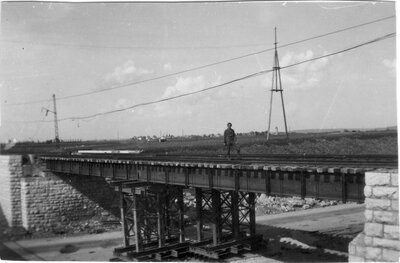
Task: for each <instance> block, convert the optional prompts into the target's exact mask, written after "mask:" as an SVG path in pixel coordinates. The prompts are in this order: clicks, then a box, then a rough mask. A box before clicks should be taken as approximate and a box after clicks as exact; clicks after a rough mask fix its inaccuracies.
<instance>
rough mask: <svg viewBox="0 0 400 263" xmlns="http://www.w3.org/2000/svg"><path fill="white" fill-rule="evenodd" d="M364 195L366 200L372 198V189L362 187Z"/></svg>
mask: <svg viewBox="0 0 400 263" xmlns="http://www.w3.org/2000/svg"><path fill="white" fill-rule="evenodd" d="M364 195H365V197H366V198H369V197H372V187H371V186H368V185H367V186H365V187H364Z"/></svg>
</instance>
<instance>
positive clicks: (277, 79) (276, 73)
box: [267, 27, 289, 140]
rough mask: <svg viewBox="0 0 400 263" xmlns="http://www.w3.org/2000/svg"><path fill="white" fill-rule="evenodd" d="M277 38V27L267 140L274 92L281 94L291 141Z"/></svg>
mask: <svg viewBox="0 0 400 263" xmlns="http://www.w3.org/2000/svg"><path fill="white" fill-rule="evenodd" d="M277 44H278V42H277V38H276V27H275V43H274V45H275V57H274V66H273V68H272V69H273V73H272V87H271V100H270V106H269V118H268V133H267V140H268V139H269V133H270V128H271V115H272V98H273V94H274V92H280V93H281V101H282V110H283V120H284V122H285V132H286V139H287V140H289V134H288V131H287V124H286V113H285V103H284V102H283V89H282V81H281V71H280V69H281V68H280V67H279V58H278V49H277Z"/></svg>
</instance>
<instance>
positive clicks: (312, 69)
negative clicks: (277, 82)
mask: <svg viewBox="0 0 400 263" xmlns="http://www.w3.org/2000/svg"><path fill="white" fill-rule="evenodd" d="M325 54H326V52H324V54H323V55H325ZM315 57H316V56H315V55H314V52H313V51H311V50H307V51H306V52H303V53H299V54H295V53H294V52H289V53H286V54H285V55H284V56H283V57H282V59H280V63H279V64H280V66H281V67H284V66H288V65H292V64H295V63H298V62H302V61H306V60H310V59H312V58H315ZM328 62H329V58H327V57H326V58H321V59H317V60H314V61H310V62H305V63H303V64H299V65H296V66H293V67H291V68H287V69H284V70H282V71H281V79H282V85H283V88H284V89H285V88H287V89H296V90H300V89H301V90H308V89H312V88H315V87H317V86H318V84H319V83H320V81H321V79H322V77H323V74H324V73H323V70H324V69H325V68H326V66H327V65H328ZM263 84H264V85H267V86H270V85H271V77H270V75H268V77H267V78H265V79H264V80H263Z"/></svg>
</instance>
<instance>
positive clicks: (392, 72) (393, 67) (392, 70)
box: [382, 59, 396, 77]
mask: <svg viewBox="0 0 400 263" xmlns="http://www.w3.org/2000/svg"><path fill="white" fill-rule="evenodd" d="M382 64H383V65H384V66H385V67H387V68H388V69H389V74H390V75H391V76H392V77H395V76H396V59H393V60H392V61H390V60H389V59H384V60H383V61H382Z"/></svg>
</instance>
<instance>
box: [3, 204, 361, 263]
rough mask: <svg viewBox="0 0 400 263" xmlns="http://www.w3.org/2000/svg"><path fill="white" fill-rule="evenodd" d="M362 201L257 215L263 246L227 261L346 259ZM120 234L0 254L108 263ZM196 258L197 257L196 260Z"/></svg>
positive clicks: (10, 247) (29, 245)
mask: <svg viewBox="0 0 400 263" xmlns="http://www.w3.org/2000/svg"><path fill="white" fill-rule="evenodd" d="M363 213H364V205H357V204H353V205H338V206H332V207H325V208H316V209H311V210H303V211H297V212H289V213H284V214H278V215H265V216H259V217H257V220H256V221H257V233H260V234H263V236H264V239H265V240H269V241H268V243H267V244H266V247H265V248H264V249H261V250H260V251H257V252H254V253H246V254H244V255H243V256H240V257H230V258H227V259H225V260H224V261H227V262H279V261H285V262H300V261H303V262H311V261H314V262H315V261H318V262H345V261H347V247H348V243H349V242H350V241H351V240H352V239H353V238H354V237H355V235H356V234H357V233H358V232H360V231H361V230H362V227H363V219H364V214H363ZM121 242H122V239H121V232H120V231H114V232H108V233H102V234H92V235H83V236H64V237H51V238H42V239H25V240H17V241H7V242H3V244H0V258H1V259H5V260H7V259H8V260H13V259H14V260H15V259H17V260H18V259H19V260H21V259H23V260H34V261H49V260H50V261H109V259H110V258H113V255H112V252H113V249H114V248H115V247H118V246H120V245H121ZM197 261H198V260H197Z"/></svg>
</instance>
